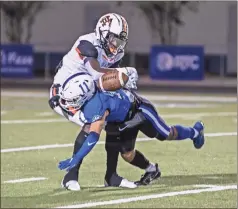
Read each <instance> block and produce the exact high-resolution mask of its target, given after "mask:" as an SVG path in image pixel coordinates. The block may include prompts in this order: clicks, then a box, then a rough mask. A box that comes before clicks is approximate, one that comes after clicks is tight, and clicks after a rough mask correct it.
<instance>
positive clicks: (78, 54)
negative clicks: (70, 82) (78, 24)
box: [54, 33, 124, 83]
mask: <svg viewBox="0 0 238 209" xmlns="http://www.w3.org/2000/svg"><path fill="white" fill-rule="evenodd" d="M123 56H124V52H123V51H122V52H120V53H118V54H117V55H116V56H113V57H108V56H107V55H106V53H105V51H104V49H102V47H101V46H100V44H99V42H98V40H97V39H96V36H95V34H94V33H89V34H86V35H83V36H80V37H79V38H78V39H77V40H76V41H75V43H74V45H73V46H72V48H71V49H70V51H69V52H68V53H67V54H66V55H65V56H64V57H63V60H62V66H61V68H60V69H59V70H58V72H57V74H56V75H55V78H54V83H61V82H62V80H64V79H65V78H66V77H68V76H69V75H71V74H74V73H79V72H82V73H88V74H90V75H91V76H92V77H93V79H94V80H97V79H98V78H99V77H100V76H101V75H102V74H101V73H99V72H97V71H96V70H94V69H93V68H92V67H90V64H89V63H88V59H89V58H90V57H93V58H95V59H97V60H98V62H99V64H100V67H106V68H110V67H115V66H114V64H115V63H118V62H119V61H120V60H121V59H122V57H123Z"/></svg>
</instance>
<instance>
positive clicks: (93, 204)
mask: <svg viewBox="0 0 238 209" xmlns="http://www.w3.org/2000/svg"><path fill="white" fill-rule="evenodd" d="M233 189H234V190H235V189H237V185H229V186H217V187H213V188H206V189H193V190H184V191H178V192H168V193H161V194H152V195H145V196H137V197H130V198H122V199H116V200H108V201H99V202H87V203H81V204H76V205H67V206H61V207H57V208H89V207H96V206H100V205H114V204H122V203H128V202H137V201H143V200H150V199H158V198H164V197H174V196H181V195H190V194H199V193H203V192H217V191H223V190H233Z"/></svg>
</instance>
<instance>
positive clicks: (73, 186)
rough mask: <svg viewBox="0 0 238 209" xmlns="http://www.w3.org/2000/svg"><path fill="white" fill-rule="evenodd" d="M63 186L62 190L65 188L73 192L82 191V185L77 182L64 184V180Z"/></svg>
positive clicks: (71, 181)
mask: <svg viewBox="0 0 238 209" xmlns="http://www.w3.org/2000/svg"><path fill="white" fill-rule="evenodd" d="M61 186H62V188H65V189H67V190H71V191H79V190H80V185H79V183H78V182H77V181H75V180H70V181H68V182H66V183H64V182H63V180H62V182H61Z"/></svg>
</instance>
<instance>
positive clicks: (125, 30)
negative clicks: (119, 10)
mask: <svg viewBox="0 0 238 209" xmlns="http://www.w3.org/2000/svg"><path fill="white" fill-rule="evenodd" d="M121 19H122V24H123V31H124V32H126V33H127V23H126V21H125V19H124V18H123V17H122V18H121Z"/></svg>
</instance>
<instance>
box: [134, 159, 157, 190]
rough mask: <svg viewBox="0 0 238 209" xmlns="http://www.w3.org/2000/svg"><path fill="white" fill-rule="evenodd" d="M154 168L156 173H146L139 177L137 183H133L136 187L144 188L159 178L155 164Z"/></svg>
mask: <svg viewBox="0 0 238 209" xmlns="http://www.w3.org/2000/svg"><path fill="white" fill-rule="evenodd" d="M155 167H156V171H152V172H146V173H145V174H144V175H142V176H141V179H140V180H139V181H136V182H135V184H136V185H138V186H142V185H144V186H145V185H148V184H150V183H151V182H152V181H154V180H156V179H158V178H160V176H161V172H160V169H159V166H158V164H157V163H156V164H155Z"/></svg>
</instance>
